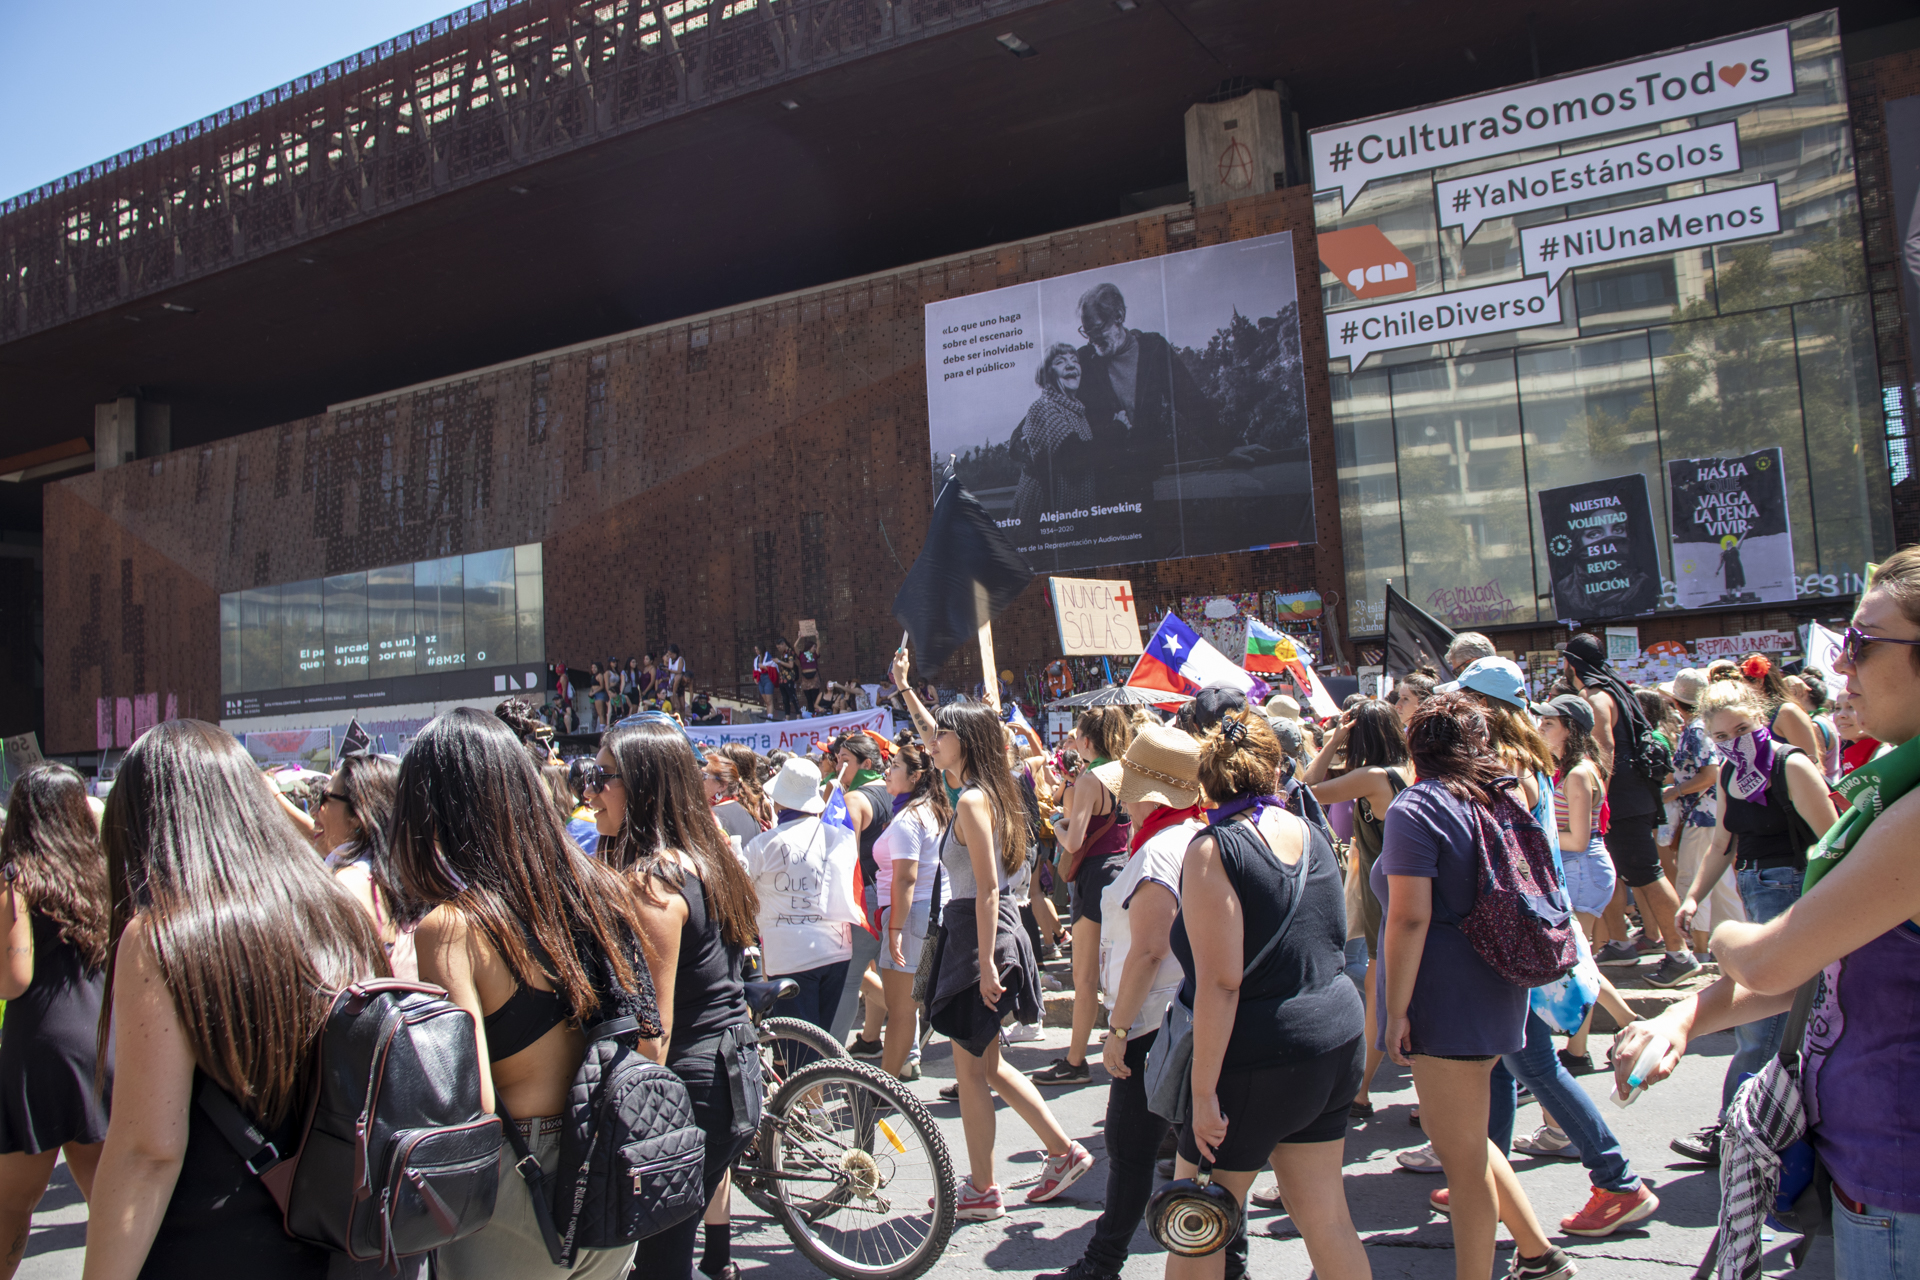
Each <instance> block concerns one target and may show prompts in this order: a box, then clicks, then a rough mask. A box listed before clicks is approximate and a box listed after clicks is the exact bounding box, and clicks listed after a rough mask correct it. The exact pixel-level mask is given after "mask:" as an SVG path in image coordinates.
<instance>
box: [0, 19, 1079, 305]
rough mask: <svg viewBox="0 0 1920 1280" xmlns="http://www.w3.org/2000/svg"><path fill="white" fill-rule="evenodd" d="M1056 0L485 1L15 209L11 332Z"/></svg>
mask: <svg viewBox="0 0 1920 1280" xmlns="http://www.w3.org/2000/svg"><path fill="white" fill-rule="evenodd" d="M1043 2H1044V0H671V2H668V0H603V2H602V3H592V2H590V0H589V2H585V3H573V2H569V0H522V2H520V3H510V2H509V0H482V2H481V3H479V4H475V5H473V6H471V7H469V8H466V9H463V10H460V11H459V12H457V13H454V14H451V15H449V16H448V17H445V18H441V19H439V20H438V21H435V22H432V23H429V24H427V25H426V26H423V27H420V28H418V29H416V30H414V31H411V32H408V33H407V34H405V35H402V36H399V37H396V38H395V39H393V40H389V41H386V42H385V43H383V44H380V45H377V46H375V47H374V48H372V49H368V50H365V51H364V52H362V53H358V54H355V55H354V56H352V57H349V58H345V59H342V60H341V61H339V62H336V63H334V64H332V65H331V66H328V67H326V68H324V69H323V70H320V71H315V72H313V73H311V74H310V75H305V76H302V77H300V78H299V79H297V80H293V81H290V82H289V83H287V84H283V85H281V86H280V87H279V88H277V89H273V90H270V91H268V92H266V93H263V94H260V95H258V96H257V97H254V98H250V99H248V100H247V101H245V102H242V103H240V104H238V105H236V106H232V107H229V108H227V109H226V110H224V111H220V112H218V113H216V114H214V115H211V116H208V117H207V118H206V119H204V120H200V121H197V122H195V123H193V124H191V125H188V126H186V127H185V128H181V129H176V130H174V131H173V132H172V133H169V134H167V135H165V136H164V137H160V138H155V139H154V140H153V141H151V142H147V143H144V144H142V145H141V146H138V147H134V148H132V149H130V150H128V151H124V152H122V153H120V154H119V155H117V156H114V157H112V158H111V159H108V160H103V161H101V162H100V163H98V164H95V165H90V166H89V167H87V168H86V169H83V170H80V171H79V172H77V173H73V174H69V175H68V176H66V177H64V178H61V179H59V180H57V181H55V182H51V183H48V184H46V185H45V186H42V187H39V188H36V189H35V190H33V191H29V192H26V193H25V194H23V195H19V196H15V197H14V198H12V199H10V200H7V201H6V202H5V203H4V204H0V342H6V341H9V340H11V339H14V338H19V337H23V336H25V335H27V334H30V333H34V332H37V331H39V330H42V329H47V328H50V327H52V326H55V325H59V324H63V323H66V322H67V321H70V320H75V319H79V318H80V317H82V316H86V315H89V314H92V313H95V312H98V311H101V310H105V309H108V308H111V307H115V306H119V305H123V304H125V303H128V302H131V301H134V300H136V299H139V298H142V297H145V296H148V295H151V294H154V293H156V292H159V291H161V290H164V289H168V288H172V287H175V286H177V285H179V284H181V283H183V282H185V281H188V280H192V279H194V278H196V277H199V276H203V275H206V274H207V273H209V272H213V271H217V270H220V269H222V268H225V267H229V266H232V265H234V264H236V263H239V262H244V261H246V260H247V259H250V258H254V257H257V256H259V255H262V254H265V253H270V252H274V251H278V250H283V249H286V248H288V247H290V246H293V245H296V244H298V243H300V242H302V241H304V240H308V239H311V238H313V237H316V236H320V235H323V234H326V233H328V232H331V231H336V230H339V229H340V228H342V227H344V226H348V225H351V224H353V223H355V222H359V221H363V220H365V219H368V218H373V217H378V216H379V215H381V214H383V213H386V212H389V211H391V210H394V209H397V208H401V207H404V206H406V205H408V204H411V203H413V202H414V201H417V200H422V199H425V198H427V197H429V196H434V195H441V194H444V193H445V192H447V191H449V190H453V189H456V188H459V187H462V186H465V185H468V184H471V183H474V182H479V181H483V180H486V179H491V178H497V177H499V176H501V175H503V174H507V173H510V172H512V171H514V170H516V169H520V168H524V167H527V166H530V165H533V164H537V163H539V162H540V161H542V160H546V159H548V158H551V157H553V156H556V155H559V154H563V153H565V152H567V151H570V150H573V149H576V148H579V147H584V146H589V145H591V144H593V143H595V142H600V141H604V140H606V139H607V138H610V137H614V136H617V135H620V134H624V133H627V132H629V131H632V130H635V129H639V128H643V127H645V126H646V125H649V124H653V123H656V122H658V121H662V120H666V119H670V118H672V117H674V116H677V115H681V114H684V113H686V112H689V111H693V110H696V109H698V108H700V107H704V106H709V105H712V104H714V103H718V102H721V101H724V100H726V99H729V98H734V97H738V96H740V95H742V94H746V93H749V92H752V91H755V90H761V89H766V88H768V87H770V86H772V85H775V84H778V83H780V82H782V81H786V80H791V79H794V78H797V77H799V76H802V75H805V74H808V73H810V72H812V71H816V70H819V69H821V68H824V67H828V66H832V65H835V64H837V63H843V62H847V61H850V60H852V59H855V58H859V57H862V56H865V55H868V54H873V53H878V52H883V51H885V50H887V49H891V48H895V47H898V46H901V45H904V44H908V43H911V42H913V41H915V40H918V39H922V38H925V37H928V36H932V35H937V34H940V33H942V32H945V31H950V30H953V29H955V28H958V27H963V26H966V25H969V24H972V23H975V22H983V21H986V20H989V19H991V18H994V17H996V16H999V15H1002V14H1006V13H1009V12H1013V11H1016V10H1019V9H1023V8H1027V7H1030V6H1032V5H1035V4H1039V3H1043Z"/></svg>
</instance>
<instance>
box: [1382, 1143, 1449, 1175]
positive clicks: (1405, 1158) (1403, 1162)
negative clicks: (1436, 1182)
mask: <svg viewBox="0 0 1920 1280" xmlns="http://www.w3.org/2000/svg"><path fill="white" fill-rule="evenodd" d="M1394 1159H1395V1160H1398V1161H1399V1162H1400V1167H1401V1168H1402V1169H1410V1170H1412V1171H1413V1172H1414V1173H1440V1172H1442V1170H1441V1168H1440V1157H1439V1156H1437V1155H1435V1154H1433V1144H1432V1143H1431V1142H1429V1143H1428V1144H1427V1145H1426V1146H1424V1147H1415V1148H1414V1149H1413V1150H1411V1151H1402V1152H1401V1153H1400V1154H1399V1155H1397V1156H1395V1157H1394Z"/></svg>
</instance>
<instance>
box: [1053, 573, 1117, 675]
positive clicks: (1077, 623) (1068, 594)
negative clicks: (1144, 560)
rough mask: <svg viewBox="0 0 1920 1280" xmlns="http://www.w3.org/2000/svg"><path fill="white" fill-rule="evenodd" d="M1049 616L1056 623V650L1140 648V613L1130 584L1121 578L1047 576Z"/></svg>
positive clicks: (1112, 651) (1092, 651) (1093, 651)
mask: <svg viewBox="0 0 1920 1280" xmlns="http://www.w3.org/2000/svg"><path fill="white" fill-rule="evenodd" d="M1047 586H1048V590H1049V593H1050V594H1051V595H1052V596H1053V617H1054V621H1055V622H1056V623H1058V624H1059V627H1060V652H1061V653H1063V654H1066V655H1067V656H1068V657H1077V656H1079V655H1081V654H1102V653H1104V654H1124V655H1127V656H1132V655H1134V654H1137V653H1139V652H1140V615H1139V613H1138V612H1136V611H1135V609H1134V605H1135V604H1136V603H1137V600H1136V598H1135V596H1134V594H1133V584H1132V583H1130V582H1128V581H1127V580H1126V579H1124V578H1122V579H1120V580H1118V581H1108V580H1107V579H1105V578H1048V579H1047Z"/></svg>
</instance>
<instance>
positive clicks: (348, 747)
mask: <svg viewBox="0 0 1920 1280" xmlns="http://www.w3.org/2000/svg"><path fill="white" fill-rule="evenodd" d="M371 750H373V739H372V738H369V737H368V736H367V731H366V730H365V729H362V728H361V727H360V717H359V716H355V717H354V718H353V719H352V720H350V721H348V722H347V733H346V736H345V737H343V738H341V739H340V754H341V755H342V756H343V757H344V756H350V755H355V754H357V753H359V752H362V751H371Z"/></svg>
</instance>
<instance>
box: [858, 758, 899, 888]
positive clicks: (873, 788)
mask: <svg viewBox="0 0 1920 1280" xmlns="http://www.w3.org/2000/svg"><path fill="white" fill-rule="evenodd" d="M854 791H855V792H856V793H858V794H859V795H863V796H865V797H866V798H867V807H868V808H869V809H871V810H872V811H873V816H872V817H870V818H868V819H867V826H866V829H865V830H864V831H862V832H861V833H860V883H861V884H863V885H871V884H872V883H873V882H874V881H875V880H876V879H877V878H878V877H879V875H880V864H879V863H878V862H876V861H875V860H874V856H873V843H874V841H876V840H878V839H879V838H880V833H881V832H882V831H885V830H886V829H887V824H888V823H889V822H892V821H893V797H892V796H890V795H888V794H887V784H886V783H885V782H869V783H867V784H866V785H865V786H864V787H855V788H854Z"/></svg>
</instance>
